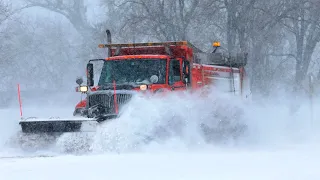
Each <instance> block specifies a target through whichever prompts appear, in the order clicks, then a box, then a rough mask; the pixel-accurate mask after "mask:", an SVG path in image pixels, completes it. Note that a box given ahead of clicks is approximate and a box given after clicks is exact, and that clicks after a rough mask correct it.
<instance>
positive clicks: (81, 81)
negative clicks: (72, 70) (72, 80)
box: [76, 77, 83, 86]
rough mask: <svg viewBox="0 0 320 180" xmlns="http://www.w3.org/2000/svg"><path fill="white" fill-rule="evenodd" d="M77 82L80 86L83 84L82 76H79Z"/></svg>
mask: <svg viewBox="0 0 320 180" xmlns="http://www.w3.org/2000/svg"><path fill="white" fill-rule="evenodd" d="M76 83H77V84H78V85H79V86H81V84H82V83H83V79H82V77H78V78H77V79H76Z"/></svg>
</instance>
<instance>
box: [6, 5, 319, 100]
mask: <svg viewBox="0 0 320 180" xmlns="http://www.w3.org/2000/svg"><path fill="white" fill-rule="evenodd" d="M92 2H93V1H85V0H69V1H63V0H21V1H20V2H19V3H17V4H12V2H10V1H5V0H0V12H1V15H0V39H1V42H2V43H1V45H0V49H1V52H0V53H1V67H2V68H1V73H2V75H1V77H3V78H1V82H2V83H5V84H8V86H10V84H12V82H13V81H16V80H17V79H18V80H20V81H24V82H26V81H27V82H35V83H33V84H34V86H35V87H36V88H48V87H55V88H59V87H61V86H67V85H69V86H70V84H71V83H73V79H75V77H76V76H78V75H79V74H84V67H85V66H84V64H85V63H86V61H87V60H88V59H89V58H97V57H98V58H100V57H103V56H104V55H105V52H103V51H101V49H98V48H97V44H99V43H103V42H106V37H105V30H106V29H107V28H108V29H110V30H111V31H112V33H113V41H114V42H119V43H120V42H121V43H124V42H146V41H179V40H188V41H190V42H191V43H193V44H194V45H196V46H197V47H199V48H201V49H203V50H205V51H210V50H211V48H212V47H211V43H212V42H213V41H220V42H221V45H222V47H223V48H225V49H226V50H228V51H229V52H230V53H237V52H247V53H248V54H249V64H248V66H247V71H248V72H249V75H250V78H251V87H252V92H253V93H254V94H255V93H256V94H263V95H271V94H273V93H274V92H275V91H278V90H283V91H286V92H288V91H290V92H293V93H297V94H301V93H302V94H303V93H306V92H307V89H306V87H307V86H306V82H307V79H308V78H307V77H308V75H309V74H310V73H312V74H313V75H314V76H315V77H316V78H318V79H319V78H320V66H319V58H318V57H319V55H318V53H317V52H318V49H319V46H318V45H319V41H320V14H319V13H318V9H320V1H318V0H269V1H266V0H96V1H95V5H96V7H98V10H97V11H94V10H92V7H93V6H92ZM38 10H41V12H42V13H43V14H45V13H50V14H53V15H52V16H54V17H51V18H50V17H48V16H44V17H41V16H36V17H35V16H31V15H30V13H28V12H33V11H38ZM88 12H96V13H97V14H95V15H93V17H92V16H91V17H89V16H88ZM14 83H15V82H14ZM27 84H32V83H27ZM29 86H31V85H29ZM72 87H73V86H72ZM30 88H31V87H30Z"/></svg>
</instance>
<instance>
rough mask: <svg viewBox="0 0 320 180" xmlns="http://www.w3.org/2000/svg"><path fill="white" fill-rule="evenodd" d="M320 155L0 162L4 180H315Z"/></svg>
mask: <svg viewBox="0 0 320 180" xmlns="http://www.w3.org/2000/svg"><path fill="white" fill-rule="evenodd" d="M318 152H319V151H318ZM318 152H317V151H315V150H310V149H298V150H295V151H292V150H289V149H288V150H277V151H260V150H256V151H248V150H245V151H243V150H239V151H234V150H232V151H231V150H230V151H228V150H227V151H224V152H223V151H221V152H218V151H213V152H203V153H190V152H189V153H183V152H181V153H172V152H171V153H159V154H154V153H152V154H148V153H143V154H105V155H91V156H59V157H49V158H22V159H15V158H13V159H1V160H0V179H6V180H23V179H32V180H44V179H46V180H51V179H52V180H56V179H59V180H64V179H65V180H70V179H77V180H81V179H83V180H85V179H86V180H87V179H94V180H105V179H121V180H124V179H130V180H133V179H137V180H138V179H139V180H142V179H146V180H147V179H153V180H158V179H159V180H160V179H161V180H163V179H168V180H171V179H172V180H177V179H181V180H182V179H187V180H196V179H197V180H212V179H219V180H251V179H252V180H257V179H259V180H271V179H272V180H278V179H279V180H301V179H308V180H316V179H319V177H320V171H319V167H320V156H319V153H318Z"/></svg>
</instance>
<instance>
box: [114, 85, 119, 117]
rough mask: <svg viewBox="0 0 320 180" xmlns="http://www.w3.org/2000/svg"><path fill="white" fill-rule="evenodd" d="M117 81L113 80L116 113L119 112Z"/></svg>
mask: <svg viewBox="0 0 320 180" xmlns="http://www.w3.org/2000/svg"><path fill="white" fill-rule="evenodd" d="M116 89H117V88H116V81H115V80H113V92H114V96H113V101H114V107H115V110H116V114H118V104H117V91H116Z"/></svg>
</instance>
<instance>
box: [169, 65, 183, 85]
mask: <svg viewBox="0 0 320 180" xmlns="http://www.w3.org/2000/svg"><path fill="white" fill-rule="evenodd" d="M181 67H182V59H171V60H170V64H169V86H170V88H171V90H172V91H177V90H185V89H186V85H185V84H184V83H183V77H182V68H181Z"/></svg>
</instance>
